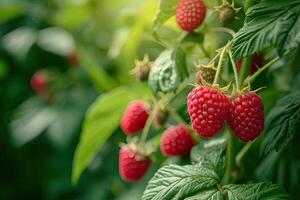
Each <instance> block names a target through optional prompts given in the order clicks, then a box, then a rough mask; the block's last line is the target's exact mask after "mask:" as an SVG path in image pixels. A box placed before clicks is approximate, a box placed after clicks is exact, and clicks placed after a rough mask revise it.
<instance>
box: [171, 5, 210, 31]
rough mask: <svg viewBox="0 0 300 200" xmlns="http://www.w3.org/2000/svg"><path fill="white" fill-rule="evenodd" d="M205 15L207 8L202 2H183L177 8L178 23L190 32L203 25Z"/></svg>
mask: <svg viewBox="0 0 300 200" xmlns="http://www.w3.org/2000/svg"><path fill="white" fill-rule="evenodd" d="M205 14H206V6H205V4H204V2H203V1H202V0H181V1H180V2H179V3H178V5H177V7H176V21H177V23H178V25H179V26H180V27H181V28H182V29H183V30H185V31H188V32H192V31H193V30H194V29H196V28H197V27H198V26H200V25H201V24H202V22H203V20H204V18H205Z"/></svg>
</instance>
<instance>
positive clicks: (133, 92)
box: [72, 86, 150, 183]
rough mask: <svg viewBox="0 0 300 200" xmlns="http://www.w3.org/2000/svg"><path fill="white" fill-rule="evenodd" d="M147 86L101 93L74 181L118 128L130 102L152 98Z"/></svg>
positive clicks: (85, 133) (78, 152)
mask: <svg viewBox="0 0 300 200" xmlns="http://www.w3.org/2000/svg"><path fill="white" fill-rule="evenodd" d="M149 96H150V91H149V90H147V88H146V87H144V86H135V87H134V88H123V87H122V88H117V89H114V90H113V91H111V92H110V93H107V94H104V95H101V96H100V97H99V98H98V99H97V100H96V101H95V102H94V103H93V104H92V105H91V107H90V108H89V110H88V112H87V114H86V119H85V121H84V123H83V128H82V132H81V136H80V142H79V144H78V146H77V148H76V151H75V156H74V163H73V172H72V181H73V183H76V182H77V181H78V179H79V177H80V175H81V173H82V172H83V170H84V169H85V168H86V167H87V166H88V165H89V163H90V162H91V160H92V159H93V158H94V156H95V155H96V153H97V152H98V151H99V150H100V149H101V147H102V145H103V144H104V143H105V141H106V140H107V139H108V138H109V137H110V136H111V135H112V133H113V132H114V131H115V130H116V129H117V128H118V126H119V122H120V118H121V116H122V113H123V111H124V109H125V108H126V106H127V104H128V103H129V102H130V101H132V100H134V99H141V98H144V97H149Z"/></svg>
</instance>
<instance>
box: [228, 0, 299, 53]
mask: <svg viewBox="0 0 300 200" xmlns="http://www.w3.org/2000/svg"><path fill="white" fill-rule="evenodd" d="M299 14H300V1H299V0H289V1H286V0H266V1H263V2H261V3H258V4H256V5H254V6H252V7H251V8H250V9H248V11H247V13H246V19H245V23H244V26H243V28H241V29H240V30H239V31H238V33H237V35H236V37H235V38H234V39H233V46H232V49H233V55H234V57H235V58H241V57H245V56H249V55H252V54H254V53H255V52H260V51H262V50H264V49H265V48H268V47H276V48H277V50H278V52H279V53H280V54H282V53H283V52H284V51H285V50H287V49H292V48H295V47H297V46H298V45H299V43H300V16H299Z"/></svg>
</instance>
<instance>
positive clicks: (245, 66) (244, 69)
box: [239, 56, 252, 85]
mask: <svg viewBox="0 0 300 200" xmlns="http://www.w3.org/2000/svg"><path fill="white" fill-rule="evenodd" d="M251 62H252V56H249V57H247V58H245V59H244V60H243V63H242V66H241V69H240V77H239V79H240V85H241V84H242V83H243V81H244V80H245V78H246V77H247V76H248V74H249V71H250V65H251Z"/></svg>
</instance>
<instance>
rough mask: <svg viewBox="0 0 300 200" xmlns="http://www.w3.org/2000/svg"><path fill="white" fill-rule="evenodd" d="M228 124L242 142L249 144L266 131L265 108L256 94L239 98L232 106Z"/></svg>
mask: <svg viewBox="0 0 300 200" xmlns="http://www.w3.org/2000/svg"><path fill="white" fill-rule="evenodd" d="M228 124H229V126H230V128H231V129H232V131H233V133H234V134H235V135H236V136H237V137H238V138H240V140H242V141H244V142H247V141H249V140H253V139H255V138H256V137H258V136H259V135H260V134H261V132H262V131H263V130H264V108H263V104H262V101H261V98H260V97H259V96H258V95H257V94H255V93H254V92H249V93H246V94H243V95H241V96H239V97H237V98H236V99H235V100H233V101H232V102H231V104H230V109H229V115H228Z"/></svg>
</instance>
